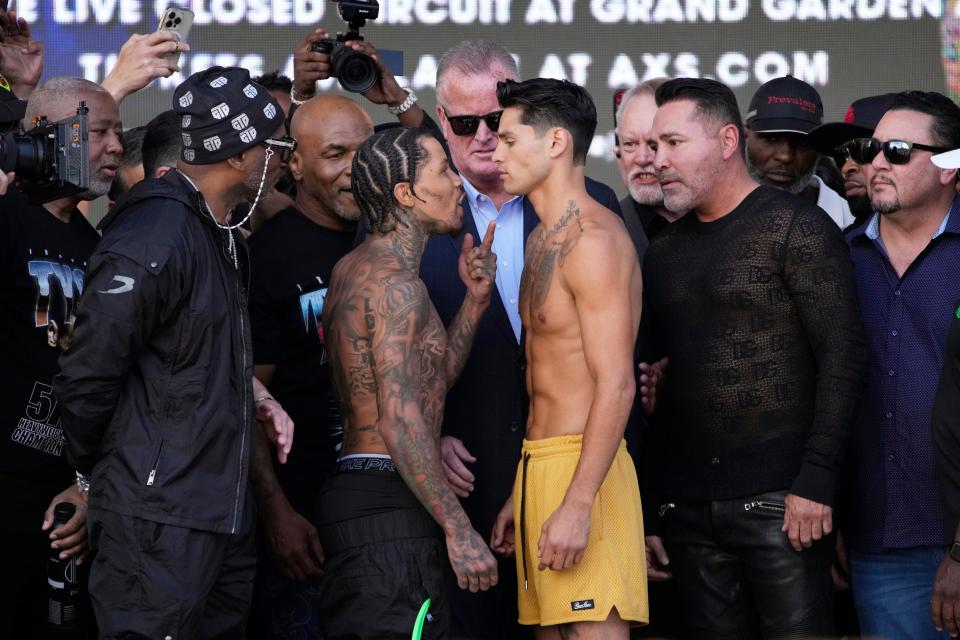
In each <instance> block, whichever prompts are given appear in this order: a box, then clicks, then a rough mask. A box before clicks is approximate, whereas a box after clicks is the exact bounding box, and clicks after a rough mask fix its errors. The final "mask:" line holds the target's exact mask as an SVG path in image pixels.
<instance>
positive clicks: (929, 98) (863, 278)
mask: <svg viewBox="0 0 960 640" xmlns="http://www.w3.org/2000/svg"><path fill="white" fill-rule="evenodd" d="M957 147H960V108H958V107H957V106H956V105H955V104H954V103H953V102H952V101H951V100H950V99H949V98H947V97H946V96H943V95H941V94H939V93H934V92H922V91H907V92H904V93H900V94H896V95H895V96H894V97H893V98H892V100H891V102H890V105H889V107H888V108H887V111H886V113H885V114H884V115H883V117H882V118H881V119H880V121H879V123H878V124H877V127H876V130H875V131H874V133H873V138H872V139H871V140H870V142H869V144H867V145H865V147H864V149H863V159H864V160H865V161H868V162H870V164H869V165H865V169H866V171H865V175H866V176H867V177H868V178H869V182H868V192H869V194H870V202H871V205H872V207H873V209H874V211H876V213H875V214H874V215H873V216H872V217H871V218H870V219H869V221H868V222H867V223H866V224H865V225H862V226H860V227H858V228H857V229H855V230H854V231H852V232H851V233H850V234H848V236H847V241H848V243H849V245H850V256H851V258H852V260H853V264H854V269H855V273H856V278H857V289H858V292H859V294H860V304H861V308H862V310H863V321H864V325H865V328H866V331H867V337H868V341H869V345H870V358H871V359H870V368H869V375H868V384H867V394H866V398H865V399H864V402H863V404H862V406H861V408H860V412H859V416H858V420H857V422H856V427H855V429H854V431H853V435H852V438H851V442H850V445H849V451H850V460H849V469H848V471H849V477H850V481H849V483H848V487H847V489H848V491H849V496H848V500H847V512H848V518H847V521H846V522H845V526H844V539H845V541H846V544H847V547H848V549H849V552H848V557H849V560H850V568H851V575H852V577H853V584H854V590H853V594H854V601H855V604H856V607H857V615H858V617H859V619H860V629H861V631H862V632H863V634H864V635H866V636H872V637H882V638H941V637H945V636H944V635H942V634H938V633H937V631H936V630H935V627H934V623H933V622H931V615H930V609H931V597H932V589H933V584H934V579H935V576H936V575H937V572H938V567H939V568H941V569H942V568H944V567H951V568H952V565H950V563H956V562H958V559H960V554H958V553H957V551H956V549H953V553H952V554H948V553H947V552H948V550H949V549H950V545H951V544H953V543H954V542H955V541H957V540H958V539H960V538H958V537H957V536H956V522H955V521H953V520H951V519H949V518H947V517H945V513H944V506H943V504H944V497H945V495H944V494H943V493H941V488H940V485H939V484H938V482H937V476H936V473H935V447H934V441H933V438H932V437H931V413H932V407H933V403H934V397H935V393H936V389H937V379H938V376H939V373H940V370H941V367H942V365H943V362H944V351H945V348H946V339H947V332H948V329H949V326H950V321H951V319H952V318H953V317H954V313H955V309H956V305H955V303H956V302H957V299H958V298H960V279H958V278H957V274H958V273H960V207H958V200H957V197H956V191H955V185H956V180H957V170H956V169H955V168H940V167H938V166H936V165H935V164H933V163H932V162H931V158H932V156H933V154H935V153H938V152H943V151H947V150H950V149H955V148H957ZM948 166H949V165H948ZM941 446H949V445H946V444H945V443H943V442H941ZM953 446H955V445H953ZM937 609H938V608H937V607H934V612H933V613H934V618H935V619H937V622H938V623H939V624H938V626H941V627H942V626H943V624H944V622H950V624H949V625H948V626H947V628H948V629H950V630H951V631H952V632H954V633H955V632H956V626H955V622H951V621H952V619H953V615H952V613H953V611H952V607H951V610H950V611H949V612H948V614H949V615H948V616H947V617H946V618H939V614H940V611H939V610H937Z"/></svg>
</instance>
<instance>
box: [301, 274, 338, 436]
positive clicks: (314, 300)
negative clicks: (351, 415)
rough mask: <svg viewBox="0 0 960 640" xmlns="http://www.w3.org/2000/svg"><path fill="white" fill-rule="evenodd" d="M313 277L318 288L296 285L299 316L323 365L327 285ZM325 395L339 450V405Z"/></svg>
mask: <svg viewBox="0 0 960 640" xmlns="http://www.w3.org/2000/svg"><path fill="white" fill-rule="evenodd" d="M314 278H315V279H316V281H317V284H318V285H320V287H319V288H318V289H314V290H312V291H304V289H305V288H306V287H305V286H302V285H297V290H298V291H300V292H301V293H300V316H301V318H302V319H303V330H304V331H305V332H306V333H307V335H311V334H316V336H317V339H318V340H319V341H320V345H321V346H320V349H321V353H320V364H321V365H324V364H327V347H326V341H325V339H324V335H323V303H324V300H326V299H327V285H326V284H325V283H324V281H323V278H321V277H320V276H314ZM311 286H312V283H311ZM326 396H327V397H326V403H327V413H328V415H329V416H330V421H329V426H328V428H329V436H330V441H331V442H334V443H336V444H335V448H336V450H337V451H339V450H340V446H341V444H342V443H341V440H342V438H343V424H342V421H341V419H340V406H339V405H338V404H337V401H336V399H335V398H334V396H333V393H331V392H327V394H326Z"/></svg>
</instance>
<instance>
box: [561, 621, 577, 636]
mask: <svg viewBox="0 0 960 640" xmlns="http://www.w3.org/2000/svg"><path fill="white" fill-rule="evenodd" d="M557 630H558V631H559V632H560V640H569V639H570V638H579V637H580V634H579V633H577V625H576V623H574V622H568V623H566V624H561V625H558V626H557Z"/></svg>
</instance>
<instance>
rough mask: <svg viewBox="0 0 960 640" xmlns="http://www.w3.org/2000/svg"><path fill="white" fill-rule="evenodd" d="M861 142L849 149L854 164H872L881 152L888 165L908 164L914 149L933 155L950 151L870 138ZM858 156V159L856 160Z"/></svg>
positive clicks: (905, 142)
mask: <svg viewBox="0 0 960 640" xmlns="http://www.w3.org/2000/svg"><path fill="white" fill-rule="evenodd" d="M861 142H862V144H861V145H860V146H859V147H853V148H852V149H851V154H850V157H851V158H853V160H854V162H859V163H860V164H866V163H867V162H873V159H874V158H876V157H877V154H878V153H880V152H881V151H883V157H884V158H886V159H887V162H889V163H890V164H907V163H908V162H910V155H911V154H912V153H913V150H914V149H919V150H921V151H930V152H933V153H943V152H945V151H950V149H945V148H944V147H932V146H930V145H928V144H920V143H919V142H907V141H906V140H887V141H886V142H880V141H879V140H877V139H876V138H870V139H869V140H868V139H866V138H864V139H863V140H861ZM858 155H859V156H860V158H857V156H858Z"/></svg>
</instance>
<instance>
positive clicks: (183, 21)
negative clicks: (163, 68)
mask: <svg viewBox="0 0 960 640" xmlns="http://www.w3.org/2000/svg"><path fill="white" fill-rule="evenodd" d="M192 26H193V11H190V9H181V8H180V7H167V8H166V9H164V10H163V13H161V14H160V24H159V25H158V26H157V31H172V32H173V33H175V34H176V35H177V41H178V42H186V41H187V35H189V34H190V27H192ZM164 57H165V58H167V60H169V61H170V62H172V63H173V64H178V63H179V62H180V52H179V51H171V52H170V53H168V54H167V55H166V56H164Z"/></svg>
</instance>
